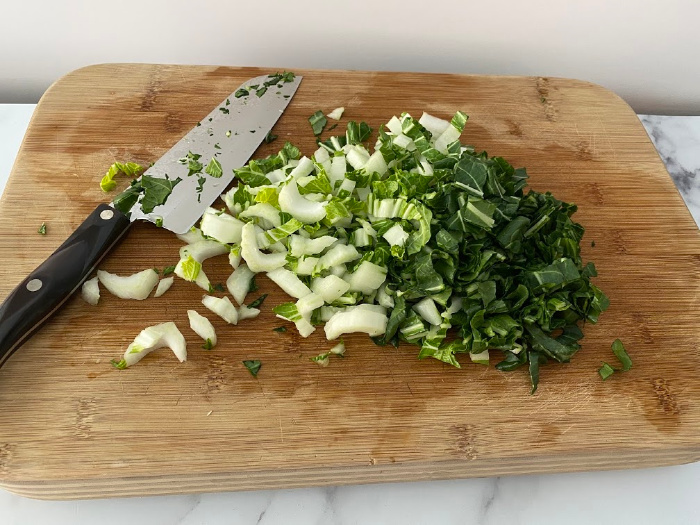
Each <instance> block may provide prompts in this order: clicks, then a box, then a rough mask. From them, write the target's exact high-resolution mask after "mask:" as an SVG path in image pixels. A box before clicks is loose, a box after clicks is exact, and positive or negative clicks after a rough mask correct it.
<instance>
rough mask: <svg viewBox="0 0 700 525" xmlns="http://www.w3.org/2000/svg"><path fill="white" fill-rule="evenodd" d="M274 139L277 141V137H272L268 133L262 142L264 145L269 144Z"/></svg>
mask: <svg viewBox="0 0 700 525" xmlns="http://www.w3.org/2000/svg"><path fill="white" fill-rule="evenodd" d="M276 139H277V135H273V134H272V131H268V132H267V135H265V138H264V139H263V142H264V143H265V144H270V143H271V142H273V141H274V140H276Z"/></svg>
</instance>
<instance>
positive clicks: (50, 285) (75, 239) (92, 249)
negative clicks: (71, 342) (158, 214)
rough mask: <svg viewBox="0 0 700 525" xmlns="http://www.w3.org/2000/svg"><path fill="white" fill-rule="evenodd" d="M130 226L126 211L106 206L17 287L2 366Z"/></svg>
mask: <svg viewBox="0 0 700 525" xmlns="http://www.w3.org/2000/svg"><path fill="white" fill-rule="evenodd" d="M130 224H131V223H130V222H129V219H128V218H127V217H126V216H125V215H124V214H123V213H121V212H120V211H118V210H115V209H114V208H112V207H110V206H108V205H107V204H100V205H99V206H98V207H97V208H96V209H95V211H93V212H92V213H91V214H90V215H89V216H88V217H87V218H86V219H85V221H83V223H82V224H81V225H80V226H79V227H78V229H76V230H75V231H74V232H73V234H72V235H71V236H70V237H69V238H68V239H67V240H66V241H65V242H64V243H63V244H62V245H61V246H59V248H58V249H57V250H56V251H55V252H54V253H53V254H51V256H49V258H48V259H46V261H44V262H43V263H42V264H41V265H40V266H39V267H38V268H36V269H35V270H34V271H33V272H31V273H30V274H29V275H28V276H27V277H26V278H25V279H24V280H23V281H22V282H21V283H19V285H17V287H16V288H15V289H14V290H13V291H12V292H11V293H10V295H8V296H7V298H6V299H5V301H4V302H3V303H2V305H0V366H2V365H3V364H4V363H5V362H6V361H7V359H8V358H9V357H10V355H12V353H13V352H14V351H15V350H16V349H17V348H19V347H20V346H21V345H22V343H23V342H24V341H25V340H26V339H28V338H29V336H31V335H32V334H33V333H34V332H35V331H36V330H37V329H38V328H39V327H40V326H41V325H42V324H43V323H44V321H46V320H47V319H48V318H49V317H50V316H51V315H52V314H53V313H54V311H55V310H56V309H57V308H58V307H59V306H61V304H63V302H64V301H65V300H66V299H68V297H70V295H71V294H72V293H73V292H75V291H76V290H77V289H78V288H79V287H80V285H81V284H82V283H83V281H85V279H86V278H87V277H88V276H89V275H90V272H92V270H93V269H94V268H95V266H96V265H97V264H98V263H99V262H100V260H101V259H102V257H104V256H105V255H106V254H107V253H108V252H109V251H110V249H111V248H112V247H113V246H114V245H115V244H116V243H117V241H119V239H120V238H121V237H122V235H123V234H124V233H126V231H127V229H128V228H129V225H130Z"/></svg>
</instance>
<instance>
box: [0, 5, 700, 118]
mask: <svg viewBox="0 0 700 525" xmlns="http://www.w3.org/2000/svg"><path fill="white" fill-rule="evenodd" d="M0 16H1V17H2V30H0V102H30V101H36V100H37V99H38V98H39V96H40V95H41V93H42V92H43V91H44V90H45V89H46V88H47V87H48V86H49V84H50V83H51V82H52V81H53V80H55V79H56V78H58V77H59V76H61V75H63V74H64V73H66V72H68V71H70V70H72V69H75V68H78V67H81V66H84V65H88V64H93V63H99V62H165V63H182V64H219V65H250V66H252V65H256V66H265V67H273V68H274V67H278V68H287V69H292V68H301V67H308V68H348V69H369V70H404V71H406V70H412V71H432V72H454V73H487V74H511V75H550V76H565V77H575V78H580V79H584V80H589V81H593V82H597V83H599V84H602V85H604V86H606V87H608V88H611V89H613V90H615V91H616V92H617V93H619V94H620V95H622V96H623V97H624V98H625V99H626V100H627V101H628V102H629V103H630V104H632V106H633V107H634V108H635V109H636V110H637V111H638V112H642V113H665V114H688V115H690V114H700V27H699V23H700V2H698V1H697V0H585V1H584V0H579V1H576V0H561V1H548V0H484V1H482V2H471V1H469V0H422V1H418V0H388V1H382V0H354V1H353V0H349V1H346V2H340V1H337V0H321V1H312V0H296V1H294V0H289V1H284V0H246V1H245V2H240V1H238V0H204V1H199V2H196V1H195V0H169V1H166V0H113V1H111V2H108V1H104V0H0ZM115 81H118V79H115Z"/></svg>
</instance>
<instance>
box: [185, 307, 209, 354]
mask: <svg viewBox="0 0 700 525" xmlns="http://www.w3.org/2000/svg"><path fill="white" fill-rule="evenodd" d="M187 317H188V318H189V320H190V328H192V330H193V331H194V333H196V334H197V335H198V336H199V337H201V338H202V339H204V341H205V343H206V344H205V345H204V347H205V348H206V349H207V350H211V349H212V348H214V347H215V346H216V331H215V330H214V325H212V324H211V321H209V319H207V318H206V317H204V316H203V315H202V314H200V313H198V312H197V311H196V310H187Z"/></svg>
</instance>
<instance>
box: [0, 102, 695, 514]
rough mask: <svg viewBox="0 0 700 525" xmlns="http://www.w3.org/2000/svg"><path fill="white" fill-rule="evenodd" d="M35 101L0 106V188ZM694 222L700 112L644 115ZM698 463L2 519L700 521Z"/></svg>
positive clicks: (121, 502)
mask: <svg viewBox="0 0 700 525" xmlns="http://www.w3.org/2000/svg"><path fill="white" fill-rule="evenodd" d="M33 109H34V106H33V105H29V104H26V105H0V188H4V186H5V183H6V181H7V177H8V175H9V172H10V169H11V167H12V163H13V162H14V158H15V155H16V153H17V149H18V148H19V145H20V143H21V140H22V137H23V135H24V131H25V129H26V127H27V124H28V122H29V118H30V116H31V112H32V110H33ZM640 118H641V120H642V122H643V123H644V126H645V127H646V129H647V131H648V132H649V134H650V136H651V137H652V140H653V141H654V144H655V145H656V147H657V149H658V150H659V153H660V155H661V158H662V159H663V160H664V162H665V163H666V166H667V167H668V169H669V172H670V173H671V176H672V177H673V180H674V182H675V183H676V186H677V187H678V188H679V190H680V191H681V194H682V195H683V198H684V199H685V202H686V204H687V205H688V207H689V208H690V211H691V213H692V214H693V217H694V218H695V221H696V222H697V223H698V224H700V117H656V116H645V115H642V116H641V117H640ZM698 488H700V463H694V464H691V465H682V466H677V467H663V468H655V469H645V470H627V471H611V472H588V473H573V474H549V475H538V476H518V477H501V478H483V479H465V480H455V481H432V482H413V483H411V482H406V483H392V484H380V485H361V486H351V487H330V488H308V489H295V490H268V491H255V492H238V493H222V494H202V495H194V496H162V497H145V498H130V499H112V500H89V501H68V502H62V501H36V500H30V499H26V498H22V497H19V496H15V495H13V494H10V493H8V492H5V491H2V490H0V524H2V525H29V524H31V525H34V524H41V523H50V524H51V525H63V524H72V525H83V524H84V525H88V524H90V525H92V524H100V525H111V524H123V523H128V524H129V525H140V524H148V525H160V524H162V525H195V524H212V525H215V524H234V523H235V524H242V525H247V524H260V525H272V524H284V525H294V524H319V525H326V524H328V525H346V524H347V525H349V524H362V525H369V524H375V523H376V524H386V525H390V524H401V525H410V524H433V523H435V524H446V525H448V524H467V523H474V524H479V525H481V524H484V525H487V524H501V523H507V524H513V525H515V524H538V525H546V524H557V525H559V524H564V523H565V524H567V525H575V524H579V523H580V524H589V523H595V524H598V525H605V524H616V525H619V524H627V523H629V524H635V525H641V524H654V525H658V524H663V525H674V524H679V525H681V524H682V525H685V524H691V523H700V498H698V497H697V492H698Z"/></svg>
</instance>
